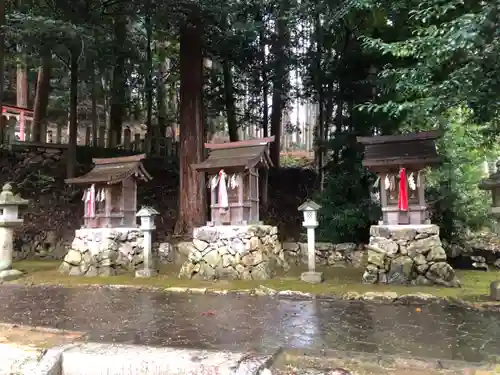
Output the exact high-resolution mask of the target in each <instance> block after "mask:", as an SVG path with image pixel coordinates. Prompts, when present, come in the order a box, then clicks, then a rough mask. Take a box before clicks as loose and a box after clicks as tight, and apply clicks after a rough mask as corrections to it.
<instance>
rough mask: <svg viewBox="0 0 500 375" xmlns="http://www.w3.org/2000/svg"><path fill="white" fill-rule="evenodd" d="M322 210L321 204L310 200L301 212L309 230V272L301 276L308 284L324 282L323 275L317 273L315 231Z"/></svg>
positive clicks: (302, 207) (305, 203)
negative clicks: (319, 212)
mask: <svg viewBox="0 0 500 375" xmlns="http://www.w3.org/2000/svg"><path fill="white" fill-rule="evenodd" d="M320 208H321V206H320V205H319V204H317V203H316V202H313V201H311V200H308V201H306V202H304V203H303V204H301V205H300V206H299V208H298V210H299V211H302V212H303V213H304V221H303V222H302V225H303V226H304V227H305V228H306V229H307V259H308V261H307V265H308V272H303V273H302V275H301V279H302V281H305V282H308V283H320V282H322V281H323V273H321V272H316V246H315V242H316V240H315V233H314V231H315V229H316V228H317V226H318V218H317V216H318V211H319V209H320Z"/></svg>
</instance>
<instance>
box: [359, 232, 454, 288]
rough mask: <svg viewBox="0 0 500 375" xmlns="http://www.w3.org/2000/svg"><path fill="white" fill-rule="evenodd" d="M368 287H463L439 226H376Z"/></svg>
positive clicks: (370, 248)
mask: <svg viewBox="0 0 500 375" xmlns="http://www.w3.org/2000/svg"><path fill="white" fill-rule="evenodd" d="M367 249H368V265H367V267H366V270H365V272H364V274H363V282H365V283H387V284H410V283H411V284H419V285H434V284H437V285H444V286H450V287H457V286H460V283H459V281H458V280H457V278H456V276H455V271H454V270H453V268H452V267H451V266H450V265H449V264H448V263H447V262H446V253H445V251H444V249H443V247H442V245H441V240H440V238H439V227H438V226H437V225H373V226H372V227H371V228H370V243H369V245H368V246H367Z"/></svg>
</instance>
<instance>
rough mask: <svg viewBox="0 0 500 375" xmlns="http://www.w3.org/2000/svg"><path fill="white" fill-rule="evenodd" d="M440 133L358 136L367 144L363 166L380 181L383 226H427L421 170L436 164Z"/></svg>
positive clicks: (365, 145)
mask: <svg viewBox="0 0 500 375" xmlns="http://www.w3.org/2000/svg"><path fill="white" fill-rule="evenodd" d="M440 137H441V132H439V131H428V132H421V133H413V134H404V135H388V136H374V137H358V138H357V139H358V142H359V143H361V144H363V145H364V158H363V166H365V167H367V168H368V169H370V170H371V171H373V172H375V173H376V174H377V176H378V179H379V182H380V184H379V186H380V203H381V206H382V207H381V208H382V223H380V224H386V225H399V224H426V223H428V213H427V205H426V203H425V194H424V193H425V184H424V175H423V173H422V170H423V169H424V168H426V167H429V166H433V165H437V164H439V163H440V161H441V158H440V157H439V156H438V154H437V149H436V140H437V139H438V138H440Z"/></svg>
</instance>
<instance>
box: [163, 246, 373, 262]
mask: <svg viewBox="0 0 500 375" xmlns="http://www.w3.org/2000/svg"><path fill="white" fill-rule="evenodd" d="M153 247H154V248H155V249H156V250H157V251H158V253H159V258H160V261H161V262H162V263H174V264H179V265H182V264H183V263H184V262H185V261H186V260H187V258H188V256H189V254H190V253H191V249H192V247H193V243H192V242H188V241H181V242H173V241H172V242H162V243H157V244H155V245H153ZM282 250H283V256H284V258H285V260H286V261H287V263H288V264H289V265H295V266H300V265H307V243H304V242H295V241H285V242H283V243H282ZM365 263H366V250H365V247H364V245H362V244H355V243H350V242H346V243H340V244H332V243H329V242H317V243H316V264H317V265H320V266H336V267H349V266H350V267H361V266H364V265H365Z"/></svg>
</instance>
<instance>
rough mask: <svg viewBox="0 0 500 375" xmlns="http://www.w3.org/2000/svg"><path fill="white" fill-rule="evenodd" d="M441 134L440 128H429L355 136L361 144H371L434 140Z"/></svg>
mask: <svg viewBox="0 0 500 375" xmlns="http://www.w3.org/2000/svg"><path fill="white" fill-rule="evenodd" d="M442 136H443V132H442V131H441V130H430V131H425V132H419V133H408V134H396V135H375V136H372V137H356V140H357V141H358V142H359V143H361V144H363V145H373V144H380V143H397V142H411V141H424V140H430V141H433V140H436V139H438V138H440V137H442Z"/></svg>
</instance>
